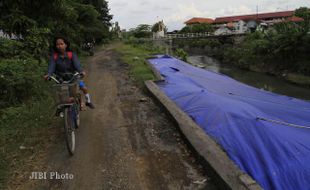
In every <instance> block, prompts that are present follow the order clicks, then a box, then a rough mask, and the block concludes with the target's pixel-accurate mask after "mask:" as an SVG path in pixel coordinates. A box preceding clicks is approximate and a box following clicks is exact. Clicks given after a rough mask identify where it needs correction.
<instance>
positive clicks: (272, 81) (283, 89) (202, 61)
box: [187, 55, 310, 100]
mask: <svg viewBox="0 0 310 190" xmlns="http://www.w3.org/2000/svg"><path fill="white" fill-rule="evenodd" d="M187 62H189V63H191V64H193V65H199V66H203V67H204V69H206V70H211V71H214V72H217V73H222V74H225V75H227V76H229V77H231V78H233V79H235V80H237V81H240V82H242V83H245V84H247V85H250V86H254V87H256V88H260V89H264V90H268V91H271V92H274V93H277V94H282V95H286V96H291V97H295V98H299V99H304V100H310V89H309V88H304V87H300V86H296V85H294V84H291V83H288V82H286V81H284V80H283V79H280V78H277V77H275V76H270V75H266V74H263V73H258V72H253V71H246V70H241V69H238V68H236V67H232V66H229V65H227V64H222V63H220V62H219V61H217V60H216V59H213V58H211V57H208V56H200V55H192V56H188V57H187Z"/></svg>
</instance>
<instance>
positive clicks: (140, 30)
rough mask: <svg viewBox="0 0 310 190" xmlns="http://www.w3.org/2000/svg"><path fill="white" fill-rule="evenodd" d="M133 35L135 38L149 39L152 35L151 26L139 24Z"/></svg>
mask: <svg viewBox="0 0 310 190" xmlns="http://www.w3.org/2000/svg"><path fill="white" fill-rule="evenodd" d="M133 35H134V37H136V38H149V37H151V35H152V32H151V26H150V25H148V24H140V25H139V26H137V27H136V28H135V29H133Z"/></svg>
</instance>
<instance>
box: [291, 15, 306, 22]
mask: <svg viewBox="0 0 310 190" xmlns="http://www.w3.org/2000/svg"><path fill="white" fill-rule="evenodd" d="M287 20H288V21H291V22H302V21H304V19H303V18H300V17H297V16H292V17H290V18H288V19H287Z"/></svg>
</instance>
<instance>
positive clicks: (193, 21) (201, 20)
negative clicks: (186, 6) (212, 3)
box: [184, 17, 214, 24]
mask: <svg viewBox="0 0 310 190" xmlns="http://www.w3.org/2000/svg"><path fill="white" fill-rule="evenodd" d="M213 22H214V20H213V19H211V18H198V17H194V18H191V19H189V20H188V21H186V22H184V23H185V24H197V23H199V24H202V23H208V24H212V23H213Z"/></svg>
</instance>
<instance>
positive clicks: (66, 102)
mask: <svg viewBox="0 0 310 190" xmlns="http://www.w3.org/2000/svg"><path fill="white" fill-rule="evenodd" d="M65 75H66V76H67V77H66V78H68V76H70V75H71V76H72V77H70V79H69V80H63V79H62V78H61V77H59V76H57V77H54V76H50V77H49V80H50V79H52V80H54V81H55V82H56V84H54V85H53V87H54V88H55V97H54V98H55V101H56V108H57V109H56V116H59V117H61V118H64V133H65V141H66V146H67V149H68V152H69V154H70V155H71V156H72V155H73V154H74V150H75V130H76V129H77V128H78V127H79V125H80V110H81V108H82V107H81V105H82V98H81V93H80V91H79V85H78V79H80V77H81V76H80V74H79V73H75V74H72V73H66V74H65Z"/></svg>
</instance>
